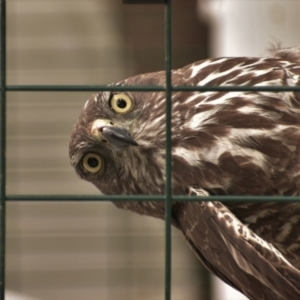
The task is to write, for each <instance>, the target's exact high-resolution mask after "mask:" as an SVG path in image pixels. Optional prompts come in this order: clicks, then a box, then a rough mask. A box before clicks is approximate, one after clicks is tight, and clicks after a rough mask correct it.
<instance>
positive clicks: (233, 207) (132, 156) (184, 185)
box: [69, 47, 300, 300]
mask: <svg viewBox="0 0 300 300" xmlns="http://www.w3.org/2000/svg"><path fill="white" fill-rule="evenodd" d="M165 84H166V81H165V72H156V73H148V74H143V75H137V76H135V77H131V78H128V79H126V80H124V81H121V82H118V83H116V84H114V85H112V86H124V87H126V86H133V85H134V86H136V85H151V86H152V85H158V86H164V85H165ZM172 84H173V85H174V86H253V87H254V88H255V87H259V86H286V87H295V86H300V47H294V48H286V49H274V50H273V51H272V52H271V54H270V56H269V57H264V58H253V57H222V58H214V59H207V60H202V61H199V62H196V63H193V64H190V65H188V66H186V67H183V68H181V69H178V70H173V71H172ZM108 89H109V88H108ZM171 101H172V121H171V124H172V150H171V151H172V193H173V195H197V196H199V201H197V202H190V201H186V202H176V201H174V202H173V203H172V207H171V209H172V225H174V226H175V227H176V228H177V229H179V230H180V231H181V232H182V234H183V236H184V237H185V239H186V241H187V243H188V244H189V245H190V247H191V248H192V249H193V251H194V252H195V254H196V255H197V256H198V258H199V259H200V260H201V261H202V263H203V264H204V265H205V267H206V268H207V269H209V270H210V271H211V272H212V273H214V274H215V275H217V276H218V277H220V278H221V279H222V280H223V281H225V282H226V283H227V284H229V285H231V286H232V287H234V288H236V289H237V290H239V291H241V292H242V293H244V294H245V295H246V296H247V297H248V298H249V299H255V300H258V299H270V300H277V299H281V300H282V299H286V300H293V299H300V203H297V202H257V201H256V202H246V203H245V202H236V201H235V202H233V201H232V202H224V203H222V201H220V202H216V201H201V196H206V195H229V196H230V195H289V196H299V195H300V91H294V92H293V91H279V90H277V91H276V90H275V89H274V91H255V90H253V91H229V92H223V91H206V92H199V91H198V92H197V91H188V92H183V91H182V92H181V91H173V92H172V95H171ZM165 104H166V94H165V92H152V91H150V92H110V91H105V92H100V93H96V94H94V95H92V96H91V98H90V99H89V100H88V101H87V102H86V104H85V106H84V108H83V110H82V112H81V114H80V116H79V119H78V121H77V123H76V124H75V126H74V130H73V132H72V135H71V140H70V147H69V154H70V160H71V164H72V166H73V167H74V168H75V170H76V172H77V174H78V175H79V176H80V177H81V178H82V179H84V180H87V181H89V182H91V183H93V184H94V185H95V186H96V187H97V188H98V189H99V190H100V192H101V193H102V194H106V195H112V194H118V195H142V194H144V195H161V194H164V193H165V158H166V155H165V139H166V132H165V121H166V117H165ZM114 204H115V205H116V206H117V207H119V208H122V209H127V210H130V211H133V212H136V213H139V214H143V215H149V216H153V217H157V218H161V219H164V217H165V209H164V203H163V202H158V201H156V202H155V201H147V202H142V201H140V202H136V201H131V202H129V201H122V202H116V203H114Z"/></svg>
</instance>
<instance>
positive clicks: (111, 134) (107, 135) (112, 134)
mask: <svg viewBox="0 0 300 300" xmlns="http://www.w3.org/2000/svg"><path fill="white" fill-rule="evenodd" d="M91 134H92V136H93V137H94V138H96V139H97V140H100V141H102V142H109V143H110V144H111V145H112V146H113V147H115V148H117V149H119V150H124V149H125V148H127V147H128V146H138V144H137V142H136V141H135V140H134V139H133V138H132V136H131V134H130V132H129V131H128V130H127V129H126V128H123V127H118V126H115V125H114V124H113V123H112V122H110V121H109V120H100V119H98V120H96V121H94V123H93V125H92V128H91Z"/></svg>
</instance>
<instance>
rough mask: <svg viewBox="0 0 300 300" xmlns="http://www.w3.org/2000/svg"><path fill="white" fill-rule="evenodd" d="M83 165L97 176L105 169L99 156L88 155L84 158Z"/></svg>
mask: <svg viewBox="0 0 300 300" xmlns="http://www.w3.org/2000/svg"><path fill="white" fill-rule="evenodd" d="M82 165H83V167H84V168H85V169H86V170H87V171H88V172H90V173H93V174H96V173H99V172H100V171H101V169H102V168H103V160H102V158H101V157H100V156H99V155H98V154H95V153H87V154H86V155H85V156H84V157H83V158H82Z"/></svg>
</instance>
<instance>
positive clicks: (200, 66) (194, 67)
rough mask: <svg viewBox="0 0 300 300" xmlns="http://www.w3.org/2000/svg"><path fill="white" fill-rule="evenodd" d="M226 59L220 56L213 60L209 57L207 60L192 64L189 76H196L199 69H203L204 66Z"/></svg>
mask: <svg viewBox="0 0 300 300" xmlns="http://www.w3.org/2000/svg"><path fill="white" fill-rule="evenodd" d="M226 60H227V58H220V59H217V60H215V61H211V59H207V60H205V61H203V62H201V63H200V64H197V65H195V64H194V65H192V66H191V69H192V74H191V76H190V78H193V77H194V76H196V75H197V74H198V73H199V72H200V70H201V69H204V68H205V67H207V66H211V65H214V64H219V63H222V62H224V61H226Z"/></svg>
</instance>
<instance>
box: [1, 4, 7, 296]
mask: <svg viewBox="0 0 300 300" xmlns="http://www.w3.org/2000/svg"><path fill="white" fill-rule="evenodd" d="M5 4H6V3H5V0H1V2H0V9H1V12H0V14H1V16H0V17H1V33H0V35H1V36H0V39H1V40H0V56H1V58H0V72H1V73H0V86H1V94H0V97H1V99H0V101H1V105H0V116H1V120H0V136H1V137H0V152H1V153H0V198H1V199H0V227H1V230H0V231H1V233H0V234H1V237H0V268H1V270H0V300H4V297H5V211H6V208H5V200H6V190H5V186H6V182H5V180H6V178H5V149H6V146H5V143H6V129H5V128H6V127H5V126H6V105H5V101H6V99H5V96H6V94H5V93H6V92H5V85H6V5H5Z"/></svg>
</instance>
